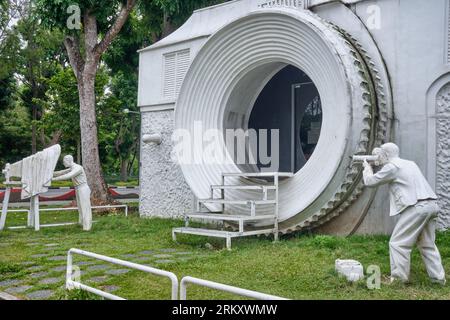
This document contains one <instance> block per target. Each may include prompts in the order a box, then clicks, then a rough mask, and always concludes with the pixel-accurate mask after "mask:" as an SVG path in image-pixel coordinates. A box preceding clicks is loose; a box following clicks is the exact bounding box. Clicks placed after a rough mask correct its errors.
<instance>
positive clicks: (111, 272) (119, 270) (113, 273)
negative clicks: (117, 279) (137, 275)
mask: <svg viewBox="0 0 450 320" xmlns="http://www.w3.org/2000/svg"><path fill="white" fill-rule="evenodd" d="M128 272H131V270H130V269H115V270H108V271H106V273H107V274H111V275H115V276H117V275H121V274H126V273H128Z"/></svg>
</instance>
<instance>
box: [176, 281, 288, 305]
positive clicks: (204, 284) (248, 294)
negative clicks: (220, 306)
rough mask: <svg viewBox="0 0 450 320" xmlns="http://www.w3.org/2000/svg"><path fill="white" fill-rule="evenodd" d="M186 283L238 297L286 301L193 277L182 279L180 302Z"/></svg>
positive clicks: (183, 297) (184, 292)
mask: <svg viewBox="0 0 450 320" xmlns="http://www.w3.org/2000/svg"><path fill="white" fill-rule="evenodd" d="M188 283H191V284H195V285H198V286H202V287H206V288H210V289H215V290H219V291H224V292H229V293H233V294H236V295H239V296H243V297H247V298H252V299H257V300H288V299H286V298H281V297H277V296H273V295H270V294H265V293H261V292H257V291H251V290H246V289H242V288H238V287H233V286H229V285H226V284H222V283H218V282H213V281H208V280H203V279H198V278H193V277H184V278H183V279H182V280H181V285H180V300H187V298H186V297H187V293H186V292H187V284H188Z"/></svg>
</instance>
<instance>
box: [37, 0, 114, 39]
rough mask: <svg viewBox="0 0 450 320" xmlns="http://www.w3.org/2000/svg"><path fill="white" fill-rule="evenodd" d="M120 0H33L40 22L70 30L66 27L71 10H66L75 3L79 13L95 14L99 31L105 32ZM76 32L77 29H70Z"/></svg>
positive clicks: (66, 30)
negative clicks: (88, 12)
mask: <svg viewBox="0 0 450 320" xmlns="http://www.w3.org/2000/svg"><path fill="white" fill-rule="evenodd" d="M121 3H122V1H120V0H95V1H94V0H35V4H36V8H37V10H38V12H39V16H40V17H41V19H42V22H43V23H44V24H45V25H46V26H47V27H50V28H56V29H60V30H64V32H70V30H69V29H68V28H67V20H68V18H69V17H70V16H71V14H72V12H69V13H68V12H67V11H68V8H69V7H70V6H72V5H77V6H78V7H79V8H80V10H81V14H83V12H86V11H90V12H92V13H94V14H95V17H96V18H97V22H98V28H99V32H100V33H102V32H105V31H106V29H107V28H108V27H109V26H110V24H111V22H110V21H111V17H114V16H115V15H116V13H117V11H118V9H119V7H120V4H121ZM72 32H75V33H76V32H77V30H72Z"/></svg>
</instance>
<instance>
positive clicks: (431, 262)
mask: <svg viewBox="0 0 450 320" xmlns="http://www.w3.org/2000/svg"><path fill="white" fill-rule="evenodd" d="M430 214H431V219H430V221H429V222H428V224H427V225H426V226H425V229H424V230H423V232H422V234H421V235H420V238H419V242H418V243H417V246H418V247H419V250H420V253H421V254H422V259H423V262H424V263H425V266H426V268H427V272H428V275H429V276H430V278H431V279H433V280H436V281H441V282H445V270H444V267H443V266H442V258H441V254H440V253H439V249H438V248H437V246H436V223H437V222H436V221H437V212H434V213H433V212H430Z"/></svg>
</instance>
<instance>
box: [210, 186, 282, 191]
mask: <svg viewBox="0 0 450 320" xmlns="http://www.w3.org/2000/svg"><path fill="white" fill-rule="evenodd" d="M211 188H212V189H214V190H260V191H263V190H264V189H267V190H276V187H275V186H263V185H254V186H232V185H230V186H211Z"/></svg>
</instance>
